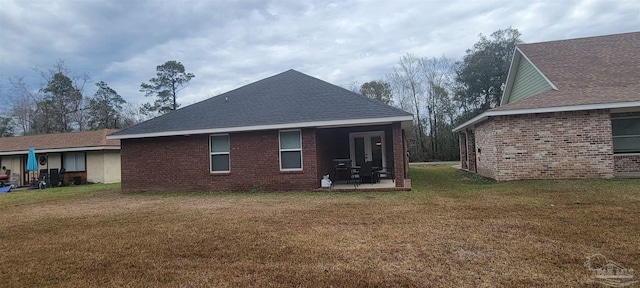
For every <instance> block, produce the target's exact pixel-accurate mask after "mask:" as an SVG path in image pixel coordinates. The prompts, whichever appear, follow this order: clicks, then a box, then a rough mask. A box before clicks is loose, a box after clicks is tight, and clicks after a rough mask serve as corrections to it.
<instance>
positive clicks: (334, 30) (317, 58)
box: [0, 0, 640, 105]
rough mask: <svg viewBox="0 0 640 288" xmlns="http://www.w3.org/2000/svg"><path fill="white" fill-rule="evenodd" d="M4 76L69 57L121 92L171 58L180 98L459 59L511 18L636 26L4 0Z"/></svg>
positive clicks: (444, 11)
mask: <svg viewBox="0 0 640 288" xmlns="http://www.w3.org/2000/svg"><path fill="white" fill-rule="evenodd" d="M0 6H1V8H2V9H0V75H3V76H4V77H7V76H11V75H24V74H29V73H32V72H30V71H29V69H30V68H33V67H34V66H40V67H48V66H47V65H51V64H52V63H54V62H55V61H56V60H57V59H65V60H66V63H67V64H68V65H69V66H70V67H71V68H72V69H73V70H74V71H76V72H88V73H89V74H91V75H92V76H93V78H94V79H93V80H94V82H97V81H100V80H104V81H106V82H107V83H109V85H110V86H112V87H113V88H114V89H116V90H117V91H118V92H119V93H120V94H121V95H123V97H125V99H127V100H129V101H134V102H146V101H150V100H151V99H147V98H144V97H143V95H142V93H140V92H139V91H138V89H139V85H140V83H141V82H146V81H148V79H149V78H151V77H153V76H154V75H155V67H156V66H157V65H159V64H162V63H164V62H165V61H167V60H178V61H180V62H182V63H183V64H184V65H185V67H186V68H187V70H188V71H189V72H192V73H194V74H195V75H196V77H195V78H194V79H193V80H192V83H191V85H190V86H189V87H188V88H186V89H185V90H183V91H182V95H181V99H180V101H181V103H183V105H186V104H190V103H193V102H196V101H200V100H203V99H205V98H208V97H210V96H212V95H216V94H220V93H221V92H226V91H228V90H231V89H235V88H237V87H239V86H241V85H245V84H248V83H251V82H253V81H256V80H259V79H261V78H264V77H268V76H271V75H273V74H276V73H280V72H283V71H285V70H288V69H296V70H299V71H301V72H304V73H308V74H310V75H312V76H315V77H318V78H320V79H323V80H326V81H329V82H332V83H334V84H337V85H343V86H348V85H349V84H350V83H351V82H353V81H358V82H360V83H364V82H366V81H369V80H373V79H380V78H383V77H384V76H385V74H387V73H389V72H391V70H392V67H393V65H394V64H395V63H397V61H398V59H399V58H400V56H402V55H404V54H406V53H414V54H416V55H418V56H426V57H440V56H442V55H446V56H448V57H452V58H456V59H459V58H460V57H461V56H462V55H464V53H465V50H466V49H468V48H470V47H471V46H472V45H473V44H474V43H475V42H476V41H477V40H478V34H479V33H482V34H485V35H488V34H491V33H492V32H493V31H496V30H498V29H503V28H507V27H509V26H511V27H514V28H518V29H519V30H520V32H522V39H523V40H524V41H525V42H538V41H549V40H558V39H567V38H575V37H584V36H593V35H602V34H613V33H621V32H630V31H638V30H640V19H639V18H638V15H639V14H640V2H638V1H637V0H620V1H606V0H603V1H579V0H567V1H504V0H486V1H420V0H405V1H383V0H374V1H335V2H327V1H321V0H317V1H310V0H308V1H284V2H283V1H249V2H246V1H243V2H218V1H166V0H150V1H125V0H112V1H100V2H90V1H77V0H69V1H54V2H51V1H44V0H34V1H19V0H0Z"/></svg>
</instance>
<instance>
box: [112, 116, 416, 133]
mask: <svg viewBox="0 0 640 288" xmlns="http://www.w3.org/2000/svg"><path fill="white" fill-rule="evenodd" d="M402 121H413V116H412V115H408V116H395V117H383V118H368V119H348V120H330V121H313V122H300V123H285V124H273V125H256V126H242V127H226V128H213V129H198V130H180V131H167V132H155V133H142V134H125V135H108V136H107V139H133V138H151V137H164V136H181V135H194V134H217V133H232V132H246V131H259V130H280V129H294V128H308V127H340V126H357V125H376V124H381V123H390V122H402Z"/></svg>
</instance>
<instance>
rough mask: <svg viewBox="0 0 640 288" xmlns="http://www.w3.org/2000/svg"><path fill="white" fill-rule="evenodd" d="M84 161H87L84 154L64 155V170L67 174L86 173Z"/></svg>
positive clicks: (72, 153)
mask: <svg viewBox="0 0 640 288" xmlns="http://www.w3.org/2000/svg"><path fill="white" fill-rule="evenodd" d="M84 159H85V153H84V152H67V153H64V170H65V171H66V172H84V171H85V161H84Z"/></svg>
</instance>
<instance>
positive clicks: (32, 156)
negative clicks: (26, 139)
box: [27, 147, 38, 171]
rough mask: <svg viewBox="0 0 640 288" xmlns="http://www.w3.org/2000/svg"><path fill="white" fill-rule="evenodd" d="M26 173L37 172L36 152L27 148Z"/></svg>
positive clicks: (31, 148)
mask: <svg viewBox="0 0 640 288" xmlns="http://www.w3.org/2000/svg"><path fill="white" fill-rule="evenodd" d="M27 171H38V161H36V151H35V150H34V149H33V147H29V154H28V155H27Z"/></svg>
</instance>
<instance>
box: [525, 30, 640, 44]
mask: <svg viewBox="0 0 640 288" xmlns="http://www.w3.org/2000/svg"><path fill="white" fill-rule="evenodd" d="M627 34H638V35H640V31H634V32H623V33H616V34H607V35H594V36H584V37H579V38H569V39H556V40H548V41H540V42H531V43H522V44H517V45H516V47H519V46H533V45H538V44H549V43H554V42H566V41H576V40H587V39H595V38H602V37H612V36H623V35H627Z"/></svg>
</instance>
